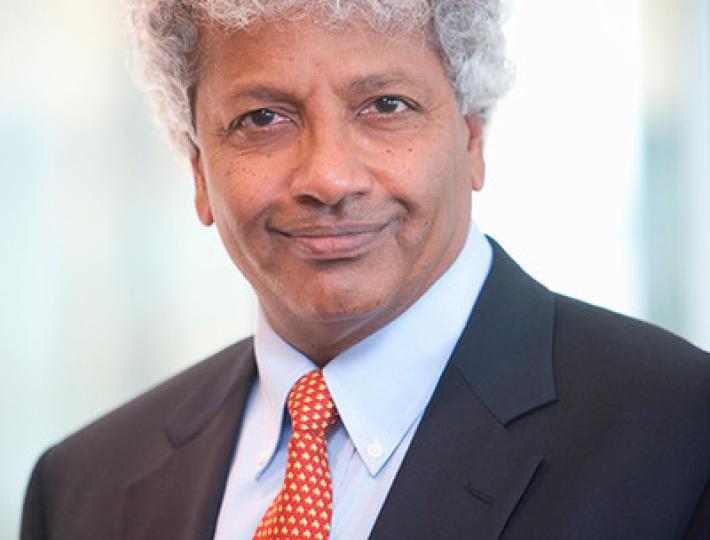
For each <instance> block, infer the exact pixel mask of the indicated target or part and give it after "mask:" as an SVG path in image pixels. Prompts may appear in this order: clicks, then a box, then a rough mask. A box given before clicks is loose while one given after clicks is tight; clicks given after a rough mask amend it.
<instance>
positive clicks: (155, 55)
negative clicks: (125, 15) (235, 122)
mask: <svg viewBox="0 0 710 540" xmlns="http://www.w3.org/2000/svg"><path fill="white" fill-rule="evenodd" d="M126 1H127V2H128V10H129V23H130V30H131V38H132V43H133V49H134V52H135V60H136V61H137V66H138V68H139V76H140V79H141V82H142V83H143V85H144V86H145V88H146V89H147V91H148V92H149V94H150V97H151V101H152V105H153V108H154V110H155V112H156V115H157V117H158V119H159V121H160V123H162V124H163V125H164V127H165V128H166V129H167V131H168V133H169V135H170V137H171V139H172V140H173V142H174V143H175V144H176V145H177V147H178V148H179V149H181V150H183V151H186V152H189V151H190V149H191V148H192V147H193V145H194V141H195V140H196V138H195V128H194V122H193V113H194V111H193V109H192V107H193V105H194V104H193V103H192V97H193V95H194V89H195V87H196V84H197V82H198V71H199V65H198V64H199V59H198V58H197V45H198V39H199V25H200V23H209V22H213V23H218V24H220V25H222V26H224V27H225V28H227V29H232V30H240V29H243V28H245V27H246V26H248V25H249V24H252V23H253V22H255V21H257V20H264V19H275V18H278V19H284V18H286V19H288V18H289V17H290V16H295V17H300V16H303V14H304V12H305V11H308V12H312V13H315V14H317V15H318V16H319V18H320V20H322V21H324V22H327V23H330V24H336V25H337V24H341V23H343V22H345V21H347V20H348V19H350V18H352V17H357V18H358V19H359V20H361V21H366V22H367V24H369V25H370V27H372V28H373V29H375V30H378V31H383V32H388V31H393V30H396V31H398V32H404V33H407V32H415V31H424V32H426V31H429V30H430V29H431V30H430V32H431V34H432V35H431V36H429V37H430V38H433V40H434V45H435V46H436V47H437V48H438V49H439V50H440V53H441V55H442V58H443V61H444V63H445V67H446V69H447V71H448V74H449V78H450V80H451V84H452V86H453V88H454V90H455V91H456V95H457V97H458V100H459V106H460V108H461V111H462V113H464V114H465V113H469V112H475V113H477V114H479V115H480V116H481V117H482V118H483V120H484V121H486V120H487V118H488V117H489V115H490V112H491V111H492V109H493V107H494V105H495V103H496V101H497V100H498V99H499V98H500V97H501V96H502V95H503V94H505V92H506V91H507V90H508V87H509V86H510V80H511V70H510V67H509V64H508V61H507V59H506V57H505V40H504V38H503V33H502V30H501V19H502V12H503V6H502V5H501V0H126ZM503 1H505V0H503Z"/></svg>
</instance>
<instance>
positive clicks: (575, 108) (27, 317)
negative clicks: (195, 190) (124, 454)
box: [0, 0, 710, 538]
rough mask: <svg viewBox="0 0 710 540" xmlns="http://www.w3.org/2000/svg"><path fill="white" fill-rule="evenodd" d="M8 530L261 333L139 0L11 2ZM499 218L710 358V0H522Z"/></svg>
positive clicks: (558, 268)
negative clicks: (129, 12) (179, 126)
mask: <svg viewBox="0 0 710 540" xmlns="http://www.w3.org/2000/svg"><path fill="white" fill-rule="evenodd" d="M0 7H1V8H2V13H3V17H2V18H0V81H1V83H0V175H1V176H2V178H1V184H0V186H1V188H2V189H1V190H0V361H2V365H3V370H2V371H3V376H2V378H0V423H1V433H2V436H1V437H0V463H1V464H2V465H1V466H2V474H1V475H0V477H2V478H3V482H2V483H1V484H0V538H13V537H16V536H17V530H18V523H19V515H20V507H21V501H22V495H23V491H24V485H25V483H26V481H27V478H28V475H29V473H30V469H31V467H32V464H33V462H34V461H35V459H36V458H37V457H38V455H39V454H40V452H41V451H42V450H43V449H44V448H46V447H47V446H48V445H50V444H52V443H53V442H56V441H58V440H60V439H61V438H62V437H63V436H64V435H66V434H67V433H68V432H70V431H72V430H75V429H77V428H78V427H80V426H82V425H83V424H85V423H86V422H88V421H90V420H92V419H93V418H95V417H97V416H98V415H100V414H102V413H104V412H106V411H108V410H109V409H111V408H113V407H115V406H116V405H118V404H120V403H121V402H123V401H125V400H127V399H129V398H130V397H132V396H134V395H135V394H137V393H138V392H140V391H142V390H144V389H146V388H147V387H149V386H151V385H153V384H155V383H156V382H158V381H159V380H161V379H163V378H165V377H166V376H168V375H170V374H172V373H174V372H176V371H178V370H180V369H182V368H184V367H185V366H187V365H189V364H191V363H193V362H195V361H196V360H198V359H200V358H203V357H204V356H206V355H208V354H210V353H211V352H214V351H216V350H218V349H219V348H221V347H223V346H225V345H227V344H229V343H231V342H233V341H235V340H237V339H239V338H241V337H243V336H246V335H248V334H250V333H251V332H252V326H253V322H254V313H255V300H254V297H253V295H252V293H251V292H250V290H249V287H248V285H247V284H246V283H245V282H244V280H243V279H242V278H241V276H240V275H239V274H238V273H237V271H236V270H235V269H234V268H233V267H232V265H231V263H230V261H229V260H228V258H227V256H226V254H225V253H224V252H223V250H222V247H221V245H220V243H219V240H218V238H217V235H216V233H215V231H214V230H212V229H205V228H203V227H201V226H200V225H199V224H198V221H197V219H196V218H195V216H194V213H193V210H192V189H191V178H190V175H189V170H188V166H187V165H188V164H187V162H186V161H185V160H184V159H183V158H180V157H179V156H177V154H175V153H174V152H173V151H172V150H171V148H170V146H169V144H168V143H167V141H166V139H165V138H164V137H163V135H162V133H161V132H160V131H159V130H158V129H157V128H155V127H154V126H153V124H152V123H151V119H150V113H149V109H148V106H147V104H146V102H145V99H144V97H143V96H142V94H141V93H140V92H139V90H137V89H136V87H135V86H134V84H133V83H132V82H131V77H130V70H129V68H128V57H127V47H126V40H125V35H124V25H123V14H122V8H121V4H120V0H99V1H96V0H52V1H50V0H0ZM506 28H507V35H508V39H509V51H510V56H511V58H512V60H513V61H514V63H515V64H516V65H517V83H516V86H515V88H514V90H513V91H512V92H511V93H510V95H509V96H508V97H507V98H506V99H505V100H504V101H503V102H502V103H501V104H500V107H499V109H498V111H497V113H496V115H495V116H494V119H493V123H492V125H491V128H490V131H489V136H488V145H487V163H488V175H487V183H486V188H485V190H484V192H483V193H482V194H480V195H476V196H475V197H474V211H475V216H476V219H477V221H478V223H479V225H480V226H481V227H482V228H483V230H484V231H486V232H487V233H489V234H491V235H492V236H493V237H495V238H496V239H497V240H498V241H499V242H500V243H502V244H503V246H504V247H506V249H507V250H508V251H509V252H510V253H511V254H512V255H513V256H514V257H515V258H517V259H518V261H519V262H520V263H522V264H523V266H525V267H526V268H527V269H528V270H529V271H530V272H531V273H532V274H533V275H534V276H535V277H536V278H538V279H539V280H541V281H542V282H543V283H545V284H546V285H548V286H549V287H550V288H552V289H554V290H556V291H559V292H562V293H565V294H568V295H572V296H577V297H580V298H582V299H584V300H587V301H589V302H592V303H595V304H599V305H602V306H605V307H608V308H611V309H614V310H616V311H620V312H622V313H626V314H630V315H633V316H637V317H641V318H644V319H647V320H650V321H652V322H654V323H656V324H659V325H661V326H664V327H666V328H669V329H671V330H673V331H675V332H677V333H679V334H681V335H682V336H684V337H686V338H687V339H689V340H691V341H693V342H695V343H696V344H698V345H700V346H702V347H703V348H706V349H710V324H708V320H710V286H709V282H710V278H709V277H708V276H710V2H707V0H535V1H529V0H518V1H517V2H515V3H514V4H513V9H512V11H511V17H510V19H509V22H508V24H507V26H506Z"/></svg>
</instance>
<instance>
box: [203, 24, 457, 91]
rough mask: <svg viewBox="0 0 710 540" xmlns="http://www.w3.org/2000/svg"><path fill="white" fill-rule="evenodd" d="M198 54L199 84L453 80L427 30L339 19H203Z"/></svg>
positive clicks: (352, 85)
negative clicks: (229, 24) (244, 22)
mask: <svg viewBox="0 0 710 540" xmlns="http://www.w3.org/2000/svg"><path fill="white" fill-rule="evenodd" d="M199 55H200V70H199V77H198V84H200V85H201V84H203V83H209V84H210V85H211V86H215V85H217V86H231V85H233V84H238V83H241V82H245V81H249V83H250V84H252V85H257V86H258V85H260V84H271V83H273V82H274V81H278V82H279V84H280V85H283V86H285V87H288V88H289V89H297V88H301V87H302V88H304V89H305V87H306V86H307V85H308V84H309V83H310V82H313V81H316V80H318V81H324V80H326V79H327V80H329V81H330V82H331V83H332V84H333V85H334V86H347V88H348V89H350V90H355V91H367V90H368V86H382V84H383V83H386V82H391V83H396V82H407V83H414V84H431V83H434V82H441V81H442V80H443V81H444V84H445V85H447V86H448V85H449V82H448V77H447V75H446V69H445V67H444V64H443V61H442V57H441V55H440V54H439V53H438V50H437V49H436V48H435V47H434V46H433V44H432V40H431V39H430V34H429V33H428V32H424V31H414V32H410V33H404V34H402V33H391V32H388V31H379V30H374V29H372V28H370V27H369V26H367V25H365V24H363V23H359V22H357V21H353V22H348V23H342V24H339V25H337V26H334V25H332V24H321V23H318V22H314V21H311V20H306V19H304V20H297V21H278V22H274V21H260V22H256V23H253V24H251V25H249V26H248V27H246V28H245V29H242V30H226V29H224V27H221V26H218V25H210V26H205V27H203V28H202V29H201V32H200V52H199ZM442 77H443V78H442Z"/></svg>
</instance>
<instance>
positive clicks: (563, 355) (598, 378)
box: [22, 245, 710, 540]
mask: <svg viewBox="0 0 710 540" xmlns="http://www.w3.org/2000/svg"><path fill="white" fill-rule="evenodd" d="M255 375H256V373H255V364H254V354H253V348H252V342H251V340H246V341H243V342H241V343H238V344H236V345H233V346H232V347H230V348H228V349H226V350H224V351H222V352H221V353H219V354H217V355H215V356H213V357H212V358H209V359H208V360H206V361H204V362H202V363H200V364H198V365H196V366H195V367H193V368H191V369H189V370H188V371H186V372H184V373H182V374H180V375H178V376H177V377H175V378H173V379H171V380H169V381H167V382H166V383H164V384H162V385H161V386H159V387H157V388H155V389H153V390H151V391H150V392H148V393H146V394H144V395H143V396H141V397H139V398H137V399H136V400H134V401H132V402H131V403H129V404H127V405H125V406H123V407H121V408H120V409H118V410H116V411H115V412H113V413H111V414H109V415H107V416H106V417H104V418H102V419H100V420H98V421H97V422H95V423H94V424H92V425H90V426H88V427H87V428H85V429H83V430H82V431H80V432H79V433H77V434H75V435H73V436H71V437H69V438H68V439H67V440H65V441H64V442H62V443H61V444H59V445H57V446H56V447H54V448H52V449H50V450H49V451H48V452H47V453H46V454H45V455H44V456H43V457H42V458H41V459H40V461H39V462H38V464H37V466H36V468H35V471H34V473H33V476H32V480H31V482H30V486H29V488H28V493H27V498H26V504H25V510H24V516H23V525H22V539H23V540H39V539H52V540H65V539H66V540H83V539H87V540H88V539H91V540H95V539H98V538H101V539H108V538H115V539H125V540H139V539H140V540H147V539H151V540H155V539H169V540H193V539H208V538H211V537H212V534H213V532H214V526H215V523H216V518H217V513H218V510H219V504H220V499H221V495H222V491H223V489H224V483H225V479H226V475H227V471H228V468H229V464H230V458H231V455H232V452H233V449H234V444H235V440H236V434H237V433H238V426H239V423H240V419H241V415H242V410H243V406H244V402H245V398H246V396H247V394H248V392H249V389H250V387H251V385H252V383H253V381H254V377H255ZM708 479H710V356H709V355H708V354H707V353H704V352H702V351H700V350H698V349H696V348H694V347H692V346H691V345H689V344H688V343H686V342H684V341H682V340H680V339H679V338H677V337H674V336H672V335H671V334H668V333H666V332H664V331H662V330H659V329H657V328H654V327H652V326H650V325H647V324H644V323H641V322H638V321H634V320H632V319H628V318H625V317H621V316H619V315H616V314H612V313H610V312H607V311H604V310H601V309H598V308H595V307H591V306H589V305H586V304H583V303H580V302H577V301H575V300H571V299H569V298H564V297H561V296H558V295H555V294H553V293H551V292H549V291H548V290H547V289H545V288H544V287H542V286H540V285H539V284H537V283H536V282H535V281H533V280H532V279H531V278H530V277H528V276H527V275H526V274H524V273H523V272H522V270H520V269H519V268H518V266H517V265H516V264H515V263H514V262H513V261H512V260H511V259H509V258H508V256H507V255H506V254H505V253H504V252H503V250H501V249H500V248H499V247H498V246H496V245H494V259H493V266H492V268H491V272H490V275H489V277H488V278H487V280H486V283H485V285H484V287H483V290H482V291H481V295H480V297H479V299H478V301H477V304H476V307H475V309H474V312H473V313H472V315H471V318H470V321H469V323H468V325H467V327H466V329H465V331H464V333H463V335H462V336H461V339H460V341H459V343H458V345H457V347H456V349H455V351H454V353H453V355H452V357H451V359H450V361H449V363H448V365H447V367H446V369H445V371H444V373H443V375H442V377H441V379H440V381H439V384H438V386H437V390H436V392H435V394H434V396H433V398H432V400H431V402H430V403H429V405H428V408H427V410H426V413H425V416H424V418H423V420H422V422H421V424H420V426H419V428H418V430H417V433H416V435H415V437H414V440H413V441H412V444H411V447H410V448H409V451H408V452H407V455H406V456H405V459H404V462H403V463H402V466H401V469H400V471H399V473H398V475H397V477H396V479H395V481H394V484H393V486H392V489H391V491H390V493H389V495H388V497H387V499H386V501H385V504H384V507H383V509H382V511H381V513H380V516H379V518H378V520H377V522H376V523H375V526H374V529H373V531H372V535H371V539H372V540H393V539H440V538H441V539H451V540H458V539H475V540H493V539H499V538H500V539H509V540H514V539H515V540H537V539H540V540H550V539H574V540H584V539H590V540H592V539H593V540H600V539H604V540H609V539H623V540H672V539H681V538H687V539H693V540H700V539H704V540H708V539H710V488H709V487H708ZM334 540H348V539H334Z"/></svg>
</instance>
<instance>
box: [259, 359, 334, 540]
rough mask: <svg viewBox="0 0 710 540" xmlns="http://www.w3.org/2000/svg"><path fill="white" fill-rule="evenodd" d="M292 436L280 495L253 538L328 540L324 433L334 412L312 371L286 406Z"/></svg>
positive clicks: (328, 496)
mask: <svg viewBox="0 0 710 540" xmlns="http://www.w3.org/2000/svg"><path fill="white" fill-rule="evenodd" d="M286 406H287V407H288V412H289V414H290V415H291V425H292V430H293V431H292V433H291V440H289V442H288V462H287V464H286V477H285V479H284V484H283V487H282V488H281V491H280V492H279V494H278V495H277V496H276V499H274V502H273V503H271V506H270V507H269V509H268V510H267V511H266V515H264V517H263V518H262V519H261V523H259V527H257V529H256V532H255V533H254V540H257V539H260V540H302V539H303V538H306V539H310V540H328V538H329V537H330V519H331V516H332V513H333V505H332V493H333V489H332V486H331V481H330V467H329V465H328V452H327V450H326V430H327V429H328V428H329V427H331V426H332V425H333V424H335V422H336V420H337V418H338V412H337V411H336V410H335V406H334V405H333V400H332V398H331V397H330V393H329V392H328V388H327V387H326V386H325V382H324V381H323V373H322V372H321V371H320V370H318V369H317V370H314V371H311V372H310V373H306V374H305V375H304V376H303V377H301V378H300V379H299V380H298V381H297V382H296V384H295V385H293V388H292V389H291V392H290V393H289V395H288V400H287V402H286Z"/></svg>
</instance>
